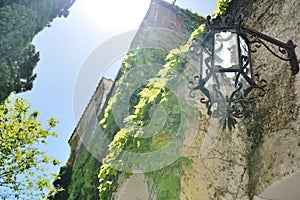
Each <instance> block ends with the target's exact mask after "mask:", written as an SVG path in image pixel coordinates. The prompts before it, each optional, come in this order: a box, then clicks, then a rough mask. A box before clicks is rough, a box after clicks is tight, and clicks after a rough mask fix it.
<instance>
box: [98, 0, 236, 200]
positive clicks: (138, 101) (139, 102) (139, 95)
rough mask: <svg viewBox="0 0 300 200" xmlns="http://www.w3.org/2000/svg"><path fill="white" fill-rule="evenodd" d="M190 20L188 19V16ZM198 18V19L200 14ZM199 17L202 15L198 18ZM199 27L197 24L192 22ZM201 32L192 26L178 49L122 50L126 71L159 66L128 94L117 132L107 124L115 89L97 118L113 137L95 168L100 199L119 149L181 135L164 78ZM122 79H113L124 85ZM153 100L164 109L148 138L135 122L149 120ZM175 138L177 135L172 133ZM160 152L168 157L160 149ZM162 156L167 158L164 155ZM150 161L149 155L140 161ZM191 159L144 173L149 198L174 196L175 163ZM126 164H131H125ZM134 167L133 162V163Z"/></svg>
mask: <svg viewBox="0 0 300 200" xmlns="http://www.w3.org/2000/svg"><path fill="white" fill-rule="evenodd" d="M229 2H230V0H220V1H219V2H218V3H217V10H216V12H215V13H214V14H213V15H217V14H223V13H224V12H225V10H226V7H227V6H228V4H229ZM185 14H187V15H188V16H189V17H191V15H193V14H191V13H190V11H189V12H182V13H180V15H181V16H183V18H184V19H188V17H187V16H185ZM189 19H191V18H189ZM202 19H203V18H202ZM204 21H205V20H204V19H203V22H204ZM193 22H194V21H193V20H191V21H185V24H187V26H189V27H188V28H190V29H194V27H195V25H194V24H193ZM197 26H198V27H199V25H197ZM204 32H205V26H204V25H201V26H200V27H199V28H198V29H196V30H195V31H194V32H193V33H192V34H191V37H190V39H189V41H188V42H187V44H186V45H183V46H181V47H179V48H178V49H174V50H171V51H170V52H169V53H167V52H162V50H157V49H152V50H150V51H149V49H136V50H131V51H129V53H128V54H127V56H126V58H125V60H124V62H123V65H122V70H123V72H124V73H125V74H126V72H129V71H130V70H131V69H133V68H135V67H138V66H142V65H147V64H151V63H160V64H162V68H161V69H160V70H158V72H157V76H156V77H153V78H151V79H149V80H148V82H147V84H145V86H144V87H143V88H140V89H139V90H137V91H136V92H135V93H134V97H133V98H132V99H131V101H130V106H129V107H130V108H131V109H130V113H129V114H128V115H127V116H124V122H125V126H124V127H123V128H121V129H120V130H118V131H117V132H115V131H111V130H116V128H114V127H115V126H116V124H115V123H113V120H114V119H113V117H112V112H111V110H112V108H113V106H114V105H115V104H118V101H119V99H120V98H122V91H118V92H117V94H116V95H115V96H114V97H113V99H112V100H111V101H110V103H109V105H108V107H107V109H106V111H105V113H104V116H103V118H102V120H101V122H100V124H101V126H102V127H103V129H104V131H105V132H107V133H109V134H110V136H113V138H112V142H111V144H110V145H109V150H108V154H107V155H106V157H105V158H104V160H103V164H102V166H101V170H100V173H99V179H100V185H99V192H100V198H101V199H111V198H112V196H113V193H114V192H116V190H117V188H118V177H119V175H120V174H121V173H124V172H121V171H118V170H116V168H122V167H124V166H123V165H124V162H128V160H127V161H124V160H120V158H121V156H122V153H123V151H124V150H126V151H131V152H137V153H144V152H151V151H155V150H158V149H160V148H162V147H164V146H165V145H167V144H168V143H169V142H170V141H171V140H173V139H174V138H175V139H176V140H183V139H184V138H182V136H177V135H174V133H177V131H178V129H179V128H180V127H179V124H180V109H181V108H180V107H179V104H178V99H177V97H176V95H174V94H173V93H172V91H170V90H169V89H168V87H167V84H168V82H169V81H171V79H172V77H174V76H172V73H173V71H172V70H174V71H176V72H179V73H183V71H184V69H185V64H186V57H187V56H188V54H189V52H190V49H189V48H190V44H191V41H192V40H193V39H198V40H199V39H202V35H203V33H204ZM122 81H123V80H122V78H121V79H120V81H119V84H124V83H123V82H122ZM155 104H159V105H161V106H163V108H164V109H165V110H166V112H167V116H166V122H165V126H164V127H163V128H162V129H161V130H160V132H159V133H157V134H155V135H154V136H153V137H151V138H143V137H140V136H143V134H145V133H143V132H142V131H140V130H141V127H143V126H147V125H149V124H150V123H151V119H150V118H149V112H150V108H151V107H152V106H153V105H155ZM176 137H177V138H176ZM176 148H177V147H176V146H175V147H174V152H177V151H178V149H176ZM161 156H162V157H166V156H174V155H165V154H162V155H161ZM166 158H167V157H166ZM146 162H149V163H151V160H148V161H147V160H146ZM191 162H192V161H191V160H190V159H188V158H184V157H180V158H179V159H177V160H176V161H175V162H173V163H172V164H170V165H168V166H166V167H163V168H161V169H159V170H156V171H153V172H147V173H145V175H146V177H147V179H148V183H149V184H148V185H149V193H150V199H151V198H153V199H154V198H155V199H162V200H165V199H168V200H169V199H174V200H175V199H179V196H180V195H179V192H180V182H181V166H182V164H183V163H187V164H191ZM131 164H132V167H135V166H134V164H136V163H131ZM136 167H139V166H136ZM126 170H128V171H130V169H126V168H124V171H126ZM124 174H125V177H130V175H131V174H130V173H128V172H125V173H124Z"/></svg>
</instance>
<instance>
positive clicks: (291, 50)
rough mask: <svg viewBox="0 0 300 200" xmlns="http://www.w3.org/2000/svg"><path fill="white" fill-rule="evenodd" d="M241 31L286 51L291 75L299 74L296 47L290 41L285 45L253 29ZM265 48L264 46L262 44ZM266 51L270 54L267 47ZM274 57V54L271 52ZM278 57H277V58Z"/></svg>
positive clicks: (246, 28)
mask: <svg viewBox="0 0 300 200" xmlns="http://www.w3.org/2000/svg"><path fill="white" fill-rule="evenodd" d="M242 30H243V31H245V32H248V33H250V34H251V35H255V36H257V37H258V38H260V39H262V40H265V41H267V42H269V43H271V44H274V45H276V46H278V47H280V48H283V49H285V50H286V51H287V53H288V61H290V64H291V68H292V74H293V75H296V74H297V73H298V72H299V65H298V61H297V56H296V53H295V48H296V47H297V46H296V45H295V44H293V42H292V40H289V41H288V42H287V43H284V42H281V41H279V40H276V39H275V38H272V37H270V36H268V35H266V34H264V33H261V32H258V31H255V30H253V29H250V28H248V27H242ZM263 45H264V46H266V45H265V44H263ZM266 47H267V46H266ZM267 49H268V50H269V51H270V52H272V50H271V49H270V48H268V47H267ZM272 53H273V54H274V55H276V54H275V53H274V52H272ZM277 57H278V56H277Z"/></svg>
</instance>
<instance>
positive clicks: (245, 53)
mask: <svg viewBox="0 0 300 200" xmlns="http://www.w3.org/2000/svg"><path fill="white" fill-rule="evenodd" d="M239 41H240V49H241V66H242V69H243V71H244V72H245V73H246V74H247V76H248V77H250V78H251V69H250V67H251V66H250V56H249V47H248V45H247V43H246V41H245V40H244V39H243V38H242V37H241V36H239Z"/></svg>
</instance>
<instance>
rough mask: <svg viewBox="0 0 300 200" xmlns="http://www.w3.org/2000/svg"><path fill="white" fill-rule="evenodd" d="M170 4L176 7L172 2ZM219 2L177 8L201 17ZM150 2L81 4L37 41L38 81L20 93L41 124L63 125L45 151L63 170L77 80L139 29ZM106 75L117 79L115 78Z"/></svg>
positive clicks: (195, 0)
mask: <svg viewBox="0 0 300 200" xmlns="http://www.w3.org/2000/svg"><path fill="white" fill-rule="evenodd" d="M168 2H173V0H171V1H170V0H169V1H168ZM216 2H217V0H210V1H208V0H177V1H176V5H178V6H180V7H183V8H189V9H191V10H192V11H194V12H199V13H201V14H202V15H203V16H206V15H208V14H211V13H212V12H213V11H214V10H215V4H216ZM149 5H150V0H126V1H124V0H123V1H122V0H109V1H108V0H77V1H76V2H75V3H74V5H73V6H72V7H71V9H70V11H71V12H70V15H69V16H68V17H67V18H59V19H55V20H54V21H53V22H52V23H51V27H50V28H46V29H44V30H43V31H42V32H40V33H39V34H38V35H37V36H36V37H35V38H34V40H33V43H34V44H35V46H36V48H37V50H38V51H40V55H41V60H40V62H39V64H38V66H37V67H36V70H35V72H36V73H37V75H38V77H37V79H36V81H35V83H34V87H33V89H32V90H31V91H29V92H26V93H23V94H21V96H24V97H25V98H26V99H27V100H30V101H32V109H35V110H38V111H39V112H40V113H41V120H42V121H43V122H46V120H47V119H49V118H50V117H52V116H53V117H55V118H57V119H58V120H59V122H60V123H59V125H58V127H57V128H56V131H57V133H58V135H59V137H58V138H51V139H49V140H48V146H47V147H45V149H44V150H46V151H47V153H48V155H50V156H53V157H56V158H58V159H59V160H60V161H61V165H64V164H65V162H66V161H67V159H68V157H69V154H70V151H69V146H68V143H67V141H68V139H69V137H70V135H71V134H72V132H73V130H74V128H75V126H76V122H77V120H78V118H79V116H78V115H77V116H75V117H74V112H73V111H74V109H73V102H74V99H73V92H74V89H75V88H74V87H75V83H76V78H77V76H78V74H79V72H80V69H81V67H82V65H83V63H84V62H85V60H86V59H87V58H88V56H89V55H90V54H91V53H92V52H93V50H94V49H96V48H97V47H98V46H99V45H101V44H103V43H104V42H105V41H107V40H109V39H111V38H112V37H113V36H115V35H118V34H122V33H124V32H127V31H131V30H135V29H137V28H138V27H139V25H140V23H141V22H142V20H143V18H144V16H145V14H146V12H147V9H148V7H149ZM106 75H107V76H108V77H109V78H113V73H112V72H108V73H106ZM95 88H96V84H95V86H94V88H92V89H91V90H90V95H83V96H82V99H81V101H82V103H81V105H80V106H77V105H76V110H77V111H78V112H82V111H83V109H84V107H85V104H86V103H87V102H88V101H89V99H90V97H91V95H92V92H93V90H94V89H95Z"/></svg>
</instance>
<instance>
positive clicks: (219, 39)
mask: <svg viewBox="0 0 300 200" xmlns="http://www.w3.org/2000/svg"><path fill="white" fill-rule="evenodd" d="M214 44H215V46H214V59H215V60H214V62H215V65H216V66H220V67H222V68H231V67H234V66H238V62H239V58H238V45H237V34H236V33H232V32H229V31H222V32H219V33H216V34H215V42H214Z"/></svg>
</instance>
